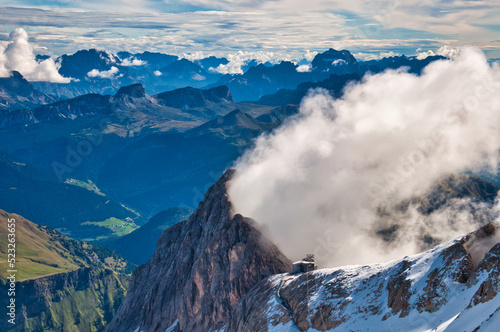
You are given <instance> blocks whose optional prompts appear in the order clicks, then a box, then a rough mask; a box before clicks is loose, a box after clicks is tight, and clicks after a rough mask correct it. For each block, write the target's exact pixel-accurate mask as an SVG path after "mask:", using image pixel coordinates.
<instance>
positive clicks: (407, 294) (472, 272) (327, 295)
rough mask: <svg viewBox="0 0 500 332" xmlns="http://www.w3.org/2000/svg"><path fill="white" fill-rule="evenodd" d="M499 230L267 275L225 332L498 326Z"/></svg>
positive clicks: (487, 229)
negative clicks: (377, 257) (372, 258)
mask: <svg viewBox="0 0 500 332" xmlns="http://www.w3.org/2000/svg"><path fill="white" fill-rule="evenodd" d="M498 228H499V224H498V223H494V224H490V225H487V226H485V227H483V228H482V229H480V230H479V231H477V232H475V233H471V234H468V235H466V236H464V237H461V238H458V239H456V240H453V241H450V242H447V243H444V244H441V245H439V246H437V247H435V248H434V249H432V250H429V251H427V252H424V253H421V254H418V255H415V256H411V257H405V258H403V259H401V260H397V261H392V262H388V263H384V264H373V265H366V266H345V267H340V268H335V269H322V270H317V271H313V272H309V273H302V274H297V275H290V274H281V275H276V276H273V277H270V278H268V279H266V280H263V281H262V282H261V283H259V284H258V285H256V287H254V288H253V289H252V290H251V291H250V292H249V293H248V294H247V296H246V297H245V298H244V299H242V300H241V301H240V303H239V304H238V306H237V307H236V309H235V312H234V313H233V315H232V318H231V320H230V321H229V323H228V324H227V326H226V329H225V332H232V331H239V332H244V331H280V332H284V331H327V330H335V331H440V332H442V331H500V296H498V292H499V290H500V260H499V257H500V243H499V242H500V231H499V230H498ZM483 257H484V259H483ZM474 262H476V265H475V264H474ZM280 286H281V289H280V292H279V295H278V294H277V291H278V289H279V288H280ZM277 295H278V296H277ZM280 297H281V298H280ZM283 300H285V301H283Z"/></svg>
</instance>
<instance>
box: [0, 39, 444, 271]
mask: <svg viewBox="0 0 500 332" xmlns="http://www.w3.org/2000/svg"><path fill="white" fill-rule="evenodd" d="M38 59H39V60H42V59H44V57H42V56H39V57H38ZM438 59H442V57H439V56H433V57H427V58H425V59H423V60H419V59H417V58H415V57H406V56H397V57H391V58H384V59H381V60H372V61H366V62H360V61H357V60H356V59H355V58H354V57H353V56H352V55H351V53H350V52H349V51H346V50H343V51H337V50H333V49H330V50H327V51H325V52H324V53H320V54H318V55H316V57H315V58H314V59H313V60H312V62H311V63H310V65H309V66H310V71H306V72H301V71H297V68H298V65H297V64H294V63H292V62H287V61H283V62H281V63H278V64H270V63H265V64H262V63H261V64H258V63H257V61H250V62H248V63H246V64H245V65H244V66H243V67H242V70H244V73H243V74H232V75H231V74H226V75H222V74H220V73H217V72H216V71H214V69H213V68H217V67H218V66H219V65H227V64H228V60H227V59H225V58H216V57H208V58H205V59H199V60H193V61H190V60H188V59H179V58H178V57H177V56H172V55H167V54H160V53H151V52H144V53H140V54H131V53H127V52H119V53H118V54H116V55H114V54H109V53H107V52H105V51H98V50H95V49H91V50H82V51H78V52H76V53H75V54H72V55H63V56H61V57H60V58H59V61H60V63H61V67H60V69H59V73H60V74H61V75H63V76H65V77H71V78H72V79H73V80H72V82H71V83H68V84H61V83H49V82H28V81H27V80H26V79H24V78H23V77H22V75H21V74H20V73H18V72H13V73H12V75H11V77H9V78H0V114H1V117H0V119H1V121H0V141H1V142H2V146H1V148H0V151H1V154H0V167H2V169H3V174H8V176H6V177H5V178H4V180H3V182H2V188H0V189H1V190H0V201H1V202H4V206H3V207H2V208H3V209H5V210H7V211H9V210H10V211H15V212H16V213H19V214H21V215H23V216H25V217H27V218H29V219H30V220H32V221H33V222H35V223H40V224H45V225H49V226H51V227H54V228H56V229H60V230H63V231H65V232H66V233H67V234H68V235H70V236H72V237H74V238H77V239H88V237H89V234H92V232H94V235H95V236H96V237H97V236H101V237H104V238H106V237H109V236H111V237H112V234H109V233H110V232H108V230H107V229H106V228H102V227H97V226H95V225H88V224H85V225H83V222H85V221H90V222H100V221H104V220H106V219H108V218H111V217H116V218H119V219H120V218H121V219H123V218H129V219H130V220H133V221H134V222H135V223H136V224H137V225H143V224H145V223H146V222H147V221H148V220H149V218H151V217H153V216H155V215H156V214H157V213H159V212H161V211H163V210H165V209H167V208H171V207H182V208H184V209H188V210H192V209H195V208H196V206H197V205H198V202H200V201H201V200H202V198H203V195H204V193H205V191H206V190H207V189H208V187H209V186H210V185H211V184H213V183H214V182H215V181H216V180H217V179H218V178H219V177H220V175H221V174H222V173H223V171H224V170H225V169H227V168H228V167H231V166H232V164H233V162H234V161H235V160H236V159H237V158H238V157H239V156H241V155H242V154H243V152H244V151H245V150H246V149H248V148H250V147H251V146H252V144H253V141H254V139H255V138H257V137H258V136H259V135H260V134H261V133H263V132H270V131H271V130H272V129H274V128H276V127H278V126H279V125H281V124H282V123H283V122H284V121H286V119H287V118H288V117H290V116H293V115H295V114H296V113H297V112H298V105H299V103H300V100H301V99H302V97H303V96H304V95H305V94H306V93H307V92H308V90H309V89H311V88H324V89H326V90H328V91H329V92H330V93H331V94H332V95H334V96H336V97H340V96H341V95H342V90H343V88H344V87H345V86H346V84H348V83H349V82H351V81H358V80H360V79H361V77H362V76H363V75H364V74H365V73H367V72H371V73H377V72H381V71H383V70H385V69H388V68H391V69H397V68H401V67H406V70H408V71H409V72H412V73H416V74H418V73H420V71H421V70H422V68H424V67H425V66H426V65H427V64H428V63H430V62H432V61H435V60H438ZM134 61H135V62H134ZM134 63H135V64H136V65H134ZM113 67H115V68H118V71H116V70H115V72H114V74H112V75H111V74H110V77H109V78H103V77H99V75H97V76H95V77H89V72H91V71H95V72H96V73H98V74H99V73H106V72H109V71H111V70H112V68H113ZM160 73H161V74H160ZM105 75H106V74H105ZM105 75H104V76H105ZM91 76H92V75H91ZM71 179H77V180H79V181H83V182H85V183H86V182H88V181H91V182H92V183H94V184H95V185H96V186H97V187H98V188H99V190H100V193H99V194H98V193H95V192H93V191H89V190H87V189H83V188H79V187H75V186H72V185H70V184H68V181H70V180H71ZM70 182H71V181H70ZM26 193H31V195H36V196H37V197H43V198H44V199H30V204H19V202H20V201H22V200H23V199H26V198H25V196H23V195H25V194H26ZM61 197H64V199H65V200H67V201H68V202H71V201H72V202H81V203H82V204H76V203H75V204H69V203H68V204H66V203H62V202H61V204H62V205H64V207H65V208H64V209H62V210H61V211H59V212H58V214H57V216H56V217H53V218H49V216H50V215H51V214H53V211H54V207H53V205H51V204H50V202H51V201H52V200H58V201H60V199H61ZM188 210H179V211H183V213H178V214H175V213H174V215H183V216H184V215H185V211H188ZM153 220H155V222H156V223H158V220H163V219H161V218H159V217H156V218H154V219H153ZM175 221H179V220H175ZM168 223H169V224H172V223H173V221H172V218H170V219H169V221H168ZM160 226H161V225H160ZM160 226H158V227H160ZM155 227H156V228H155V229H161V227H160V228H158V227H157V226H155ZM134 233H135V232H133V233H131V234H130V235H133V234H134ZM139 235H140V233H139ZM106 241H108V242H107V243H113V241H112V240H110V239H108V240H106ZM148 242H150V244H148V245H149V246H151V247H152V248H154V241H153V242H152V241H148ZM110 246H113V245H112V244H111V245H110ZM117 246H118V245H117ZM120 246H121V247H124V246H123V245H120ZM151 250H152V249H151V248H150V250H149V251H151ZM136 262H137V263H141V262H140V261H136Z"/></svg>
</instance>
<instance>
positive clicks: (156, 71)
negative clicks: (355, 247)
mask: <svg viewBox="0 0 500 332" xmlns="http://www.w3.org/2000/svg"><path fill="white" fill-rule="evenodd" d="M153 74H155V76H161V75H162V73H161V71H159V70H155V71H154V72H153Z"/></svg>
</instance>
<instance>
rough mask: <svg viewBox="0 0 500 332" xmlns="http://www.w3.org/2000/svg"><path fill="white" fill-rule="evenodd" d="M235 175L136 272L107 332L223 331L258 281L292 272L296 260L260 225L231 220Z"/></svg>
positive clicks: (227, 177) (165, 238) (222, 181)
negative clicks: (231, 185) (267, 236)
mask: <svg viewBox="0 0 500 332" xmlns="http://www.w3.org/2000/svg"><path fill="white" fill-rule="evenodd" d="M233 173H234V170H228V171H226V173H224V175H223V176H222V177H221V179H220V180H219V181H218V182H217V183H216V184H214V185H213V186H212V187H211V188H210V189H209V190H208V191H207V193H206V194H205V197H204V199H203V201H202V202H201V203H200V204H199V206H198V209H197V210H196V211H195V212H194V213H193V214H192V215H191V216H190V217H189V219H187V220H184V221H182V222H180V223H178V224H176V225H175V226H172V227H170V228H168V229H167V230H166V231H165V232H164V233H163V234H162V235H161V236H160V238H159V240H158V244H157V248H156V252H155V254H154V255H153V257H152V259H151V260H150V261H149V262H147V263H146V264H143V265H141V266H140V267H138V268H137V269H136V270H135V271H134V272H133V274H132V279H131V283H130V288H129V290H128V295H127V297H126V299H125V301H124V303H123V304H122V306H121V307H120V309H119V311H118V313H117V315H116V316H115V318H114V319H113V321H112V322H111V324H110V325H109V326H108V327H107V331H134V330H136V329H138V330H137V331H165V330H167V329H168V328H170V329H169V331H190V332H195V331H214V330H218V329H220V328H221V327H223V326H224V325H225V324H226V322H227V320H228V319H229V317H230V315H231V313H232V311H233V308H234V307H235V306H236V304H237V303H238V302H239V301H240V300H241V298H243V297H244V296H245V295H246V294H247V292H248V291H249V290H250V289H251V288H252V287H254V286H255V285H256V284H257V283H258V282H259V281H261V280H262V279H264V278H266V277H268V276H270V275H274V274H277V273H282V272H287V271H290V269H291V262H290V261H289V260H288V259H287V258H286V257H285V256H284V255H283V254H282V253H281V252H280V251H279V249H278V248H277V247H276V246H275V245H273V244H272V243H271V242H269V241H268V240H267V239H265V238H264V237H263V235H262V233H261V232H260V231H259V230H258V229H257V228H256V227H255V222H254V221H253V220H251V219H249V218H245V217H243V216H241V215H239V214H236V215H232V211H231V210H232V206H231V202H230V201H229V198H228V194H227V186H228V181H229V180H230V179H231V176H232V175H233ZM138 250H140V248H138ZM262 305H265V304H262Z"/></svg>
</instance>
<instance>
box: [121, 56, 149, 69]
mask: <svg viewBox="0 0 500 332" xmlns="http://www.w3.org/2000/svg"><path fill="white" fill-rule="evenodd" d="M147 63H148V62H147V61H142V60H139V59H136V58H130V59H124V60H122V61H121V62H120V66H125V67H132V66H144V65H145V64H147Z"/></svg>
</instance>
